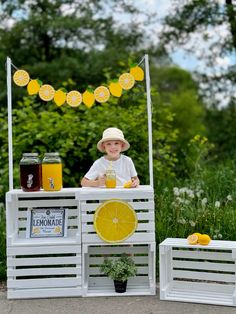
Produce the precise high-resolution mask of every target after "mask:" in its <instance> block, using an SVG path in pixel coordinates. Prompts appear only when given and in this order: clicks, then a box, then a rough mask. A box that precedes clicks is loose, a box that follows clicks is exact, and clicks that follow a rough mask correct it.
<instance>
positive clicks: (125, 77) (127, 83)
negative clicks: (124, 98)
mask: <svg viewBox="0 0 236 314" xmlns="http://www.w3.org/2000/svg"><path fill="white" fill-rule="evenodd" d="M134 82H135V81H134V77H133V75H131V74H130V73H124V74H121V76H120V77H119V84H120V86H121V87H122V88H123V89H125V90H127V89H131V88H132V87H133V86H134Z"/></svg>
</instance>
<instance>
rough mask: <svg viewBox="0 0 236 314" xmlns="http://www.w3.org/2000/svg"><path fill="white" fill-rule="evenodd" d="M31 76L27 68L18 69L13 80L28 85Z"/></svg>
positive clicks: (18, 83)
mask: <svg viewBox="0 0 236 314" xmlns="http://www.w3.org/2000/svg"><path fill="white" fill-rule="evenodd" d="M29 80H30V77H29V74H28V72H26V71H25V70H17V71H16V72H15V73H14V75H13V81H14V83H15V84H16V85H18V86H21V87H22V86H26V85H27V84H28V83H29Z"/></svg>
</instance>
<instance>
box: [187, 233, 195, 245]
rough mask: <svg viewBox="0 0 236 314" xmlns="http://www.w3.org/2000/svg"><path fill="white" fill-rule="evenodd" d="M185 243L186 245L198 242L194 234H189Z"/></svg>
mask: <svg viewBox="0 0 236 314" xmlns="http://www.w3.org/2000/svg"><path fill="white" fill-rule="evenodd" d="M187 241H188V244H191V245H193V244H197V241H198V236H197V235H196V234H190V235H189V236H188V237H187Z"/></svg>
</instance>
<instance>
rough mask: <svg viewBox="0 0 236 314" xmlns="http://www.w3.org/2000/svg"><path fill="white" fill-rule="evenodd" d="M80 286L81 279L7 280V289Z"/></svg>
mask: <svg viewBox="0 0 236 314" xmlns="http://www.w3.org/2000/svg"><path fill="white" fill-rule="evenodd" d="M75 286H81V278H79V277H78V278H66V277H65V278H53V279H50V278H49V279H41V278H40V279H19V280H12V279H8V280H7V287H8V288H9V289H11V288H12V289H35V288H58V287H75Z"/></svg>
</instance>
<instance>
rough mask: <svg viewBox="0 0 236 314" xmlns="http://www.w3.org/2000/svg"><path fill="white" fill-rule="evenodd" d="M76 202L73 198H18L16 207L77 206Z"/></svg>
mask: <svg viewBox="0 0 236 314" xmlns="http://www.w3.org/2000/svg"><path fill="white" fill-rule="evenodd" d="M77 205H78V202H77V201H76V200H73V199H64V200H63V199H58V200H56V199H55V200H50V199H45V200H42V199H41V200H29V201H28V200H23V201H22V200H19V201H18V207H19V208H25V207H27V208H30V207H32V208H37V207H71V206H77Z"/></svg>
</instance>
